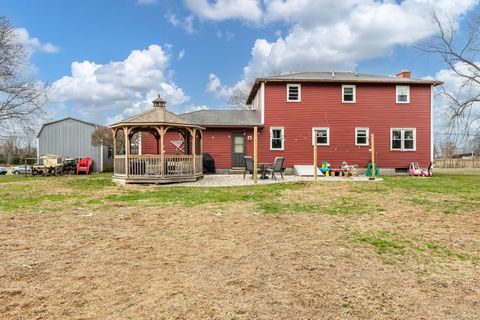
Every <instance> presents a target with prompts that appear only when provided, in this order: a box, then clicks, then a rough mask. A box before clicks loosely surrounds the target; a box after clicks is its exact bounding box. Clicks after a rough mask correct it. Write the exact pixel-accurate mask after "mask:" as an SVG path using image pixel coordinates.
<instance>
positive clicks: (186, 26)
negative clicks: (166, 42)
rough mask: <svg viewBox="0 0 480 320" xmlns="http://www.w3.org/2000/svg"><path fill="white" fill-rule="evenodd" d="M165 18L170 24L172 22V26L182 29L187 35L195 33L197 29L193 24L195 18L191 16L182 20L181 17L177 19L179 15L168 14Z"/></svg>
mask: <svg viewBox="0 0 480 320" xmlns="http://www.w3.org/2000/svg"><path fill="white" fill-rule="evenodd" d="M165 17H166V18H167V20H168V22H170V24H171V25H172V26H174V27H178V28H182V29H183V30H185V31H186V32H187V33H194V32H195V28H194V27H193V22H194V19H195V17H194V16H193V15H189V16H187V17H185V18H181V17H177V15H175V14H172V13H170V14H167V15H166V16H165Z"/></svg>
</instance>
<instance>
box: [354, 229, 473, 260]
mask: <svg viewBox="0 0 480 320" xmlns="http://www.w3.org/2000/svg"><path fill="white" fill-rule="evenodd" d="M352 240H353V241H354V242H357V243H363V244H368V245H370V246H371V247H373V248H374V249H375V251H376V252H377V254H379V255H380V256H381V257H382V259H383V260H384V261H385V262H386V263H389V264H396V263H405V262H406V261H407V260H412V261H416V262H418V263H419V264H426V263H429V262H432V261H433V260H435V259H437V260H447V261H448V260H450V261H452V260H459V261H472V262H477V261H480V257H477V256H473V255H469V254H467V253H463V252H458V251H455V250H453V249H451V248H448V247H447V246H444V245H441V244H439V243H434V242H430V241H422V240H420V239H406V238H404V237H401V236H400V235H398V234H396V233H393V232H390V231H385V230H379V231H371V232H367V233H354V234H353V235H352Z"/></svg>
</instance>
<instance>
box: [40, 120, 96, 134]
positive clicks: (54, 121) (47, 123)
mask: <svg viewBox="0 0 480 320" xmlns="http://www.w3.org/2000/svg"><path fill="white" fill-rule="evenodd" d="M66 120H73V121H77V122H81V123H85V124H88V125H91V126H93V127H104V126H102V125H100V124H96V123H93V122H89V121H85V120H81V119H77V118H73V117H66V118H62V119H58V120H53V121H48V122H45V123H44V124H42V127H41V128H40V130H39V131H38V134H37V138H38V137H40V133H42V130H43V128H44V127H45V126H48V125H51V124H54V123H57V122H62V121H66Z"/></svg>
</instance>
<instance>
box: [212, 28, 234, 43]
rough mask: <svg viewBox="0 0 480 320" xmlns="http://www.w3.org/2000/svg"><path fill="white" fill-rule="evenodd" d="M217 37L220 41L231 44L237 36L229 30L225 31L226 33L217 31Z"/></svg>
mask: <svg viewBox="0 0 480 320" xmlns="http://www.w3.org/2000/svg"><path fill="white" fill-rule="evenodd" d="M215 35H216V36H217V38H218V39H220V40H224V41H226V42H229V41H230V40H232V39H233V37H234V36H235V34H233V33H232V32H230V31H228V30H225V31H222V30H217V32H216V33H215Z"/></svg>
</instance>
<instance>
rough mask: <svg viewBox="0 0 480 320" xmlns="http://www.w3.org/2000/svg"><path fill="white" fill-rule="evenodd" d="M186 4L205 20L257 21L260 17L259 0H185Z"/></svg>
mask: <svg viewBox="0 0 480 320" xmlns="http://www.w3.org/2000/svg"><path fill="white" fill-rule="evenodd" d="M186 5H187V8H188V9H190V10H191V11H192V12H193V13H194V14H196V15H197V16H198V17H200V18H202V19H206V20H216V21H220V20H226V19H241V20H246V21H251V22H256V23H258V22H260V21H261V18H262V6H261V1H260V0H258V1H257V0H214V1H208V0H186Z"/></svg>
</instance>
